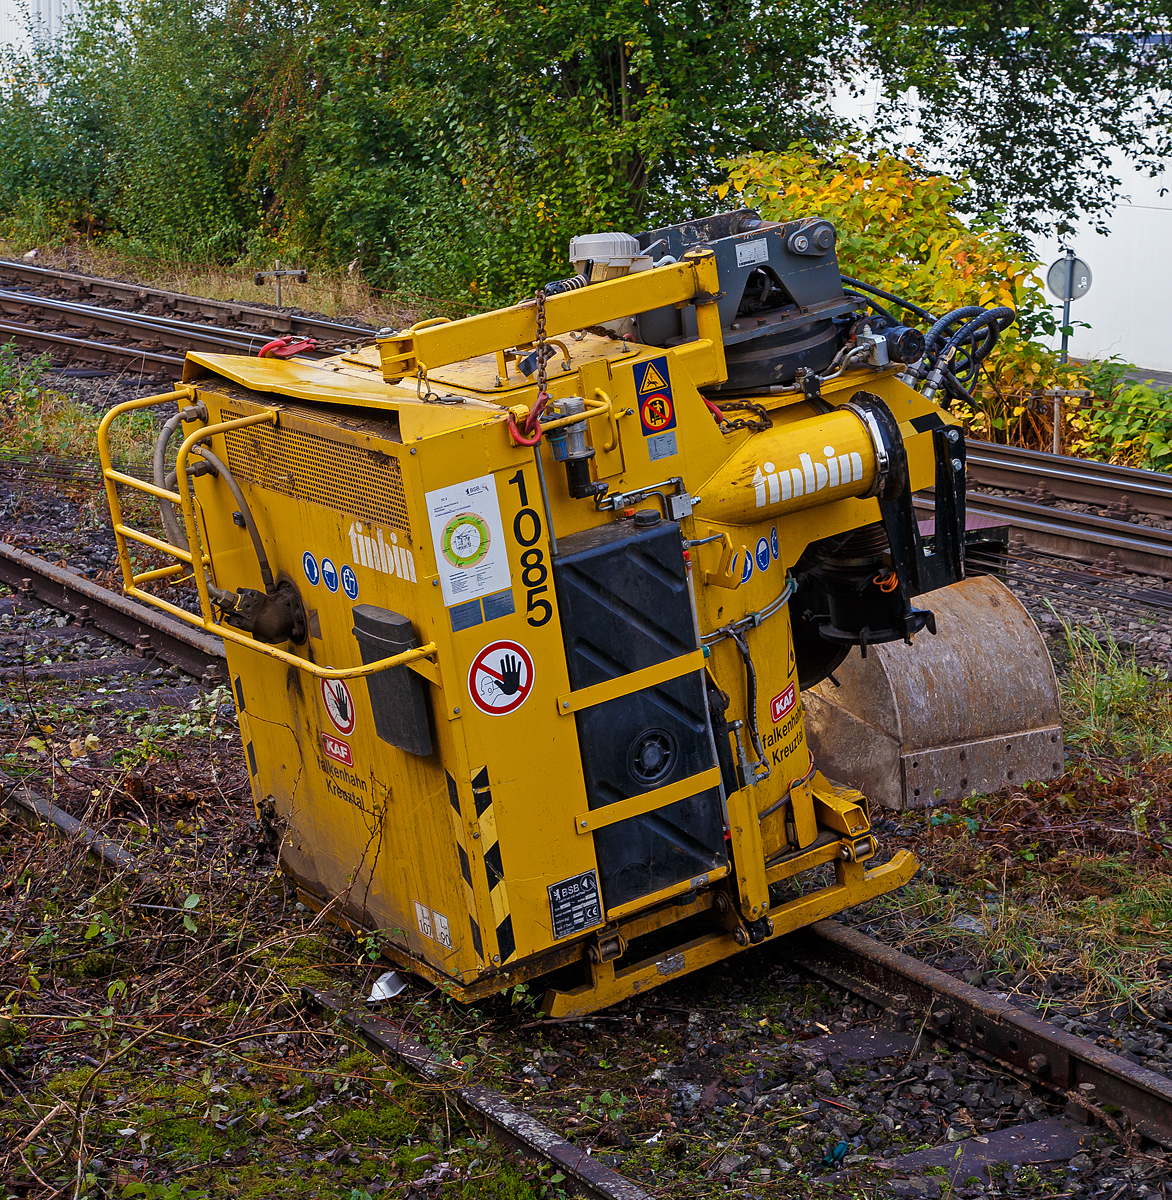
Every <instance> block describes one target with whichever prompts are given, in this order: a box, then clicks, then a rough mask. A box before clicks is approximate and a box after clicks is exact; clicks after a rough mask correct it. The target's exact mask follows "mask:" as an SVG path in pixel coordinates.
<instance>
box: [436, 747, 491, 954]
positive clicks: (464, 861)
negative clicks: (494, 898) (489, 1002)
mask: <svg viewBox="0 0 1172 1200" xmlns="http://www.w3.org/2000/svg"><path fill="white" fill-rule="evenodd" d="M445 774H446V775H447V777H448V801H449V802H450V803H451V806H452V830H453V832H454V834H455V837H456V855H457V857H458V858H459V859H460V874H461V876H462V877H463V879H464V901H465V903H466V904H467V906H468V923H469V924H470V925H471V927H472V948H473V949H474V950H475V951H476V956H477V957H478V958H479V959H481V961H483V959H484V944H483V942H482V941H481V937H480V925H479V924H478V923H477V921H476V896H475V894H474V892H473V891H472V865H471V864H470V863H469V861H468V849H467V842H466V840H465V839H466V838H467V836H468V835H467V832H466V830H465V829H464V817H463V814H462V813H461V812H460V793H459V792H458V791H457V789H456V781H455V780H454V779H453V778H452V773H451V771H446V772H445Z"/></svg>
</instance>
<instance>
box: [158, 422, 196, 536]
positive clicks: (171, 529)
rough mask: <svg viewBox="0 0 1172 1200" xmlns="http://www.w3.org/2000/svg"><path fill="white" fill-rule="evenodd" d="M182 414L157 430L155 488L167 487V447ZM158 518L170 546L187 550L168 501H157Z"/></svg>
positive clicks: (179, 423) (173, 511) (182, 534)
mask: <svg viewBox="0 0 1172 1200" xmlns="http://www.w3.org/2000/svg"><path fill="white" fill-rule="evenodd" d="M183 417H184V414H183V413H182V412H178V413H176V414H175V415H174V416H173V417H172V418H171V419H170V420H169V421H168V422H167V423H166V424H165V425H164V426H163V428H162V429H160V430H159V436H158V437H157V438H156V439H155V457H154V464H153V466H154V480H155V487H158V488H165V487H168V483H167V446H168V444H169V443H170V441H171V438H172V437H174V435H175V430H176V429H178V428H179V426H180V425H181V424H182V423H183ZM159 516H160V517H161V518H162V521H163V528H164V530H166V533H167V537H168V538H170V539H171V545H172V546H178V547H179V548H180V550H188V549H190V547H189V546H188V545H187V537H186V535H185V534H184V532H183V530H182V529H181V528H180V527H179V521H178V520H177V519H176V516H175V509H174V508H173V507H172V505H171V501H170V500H160V501H159Z"/></svg>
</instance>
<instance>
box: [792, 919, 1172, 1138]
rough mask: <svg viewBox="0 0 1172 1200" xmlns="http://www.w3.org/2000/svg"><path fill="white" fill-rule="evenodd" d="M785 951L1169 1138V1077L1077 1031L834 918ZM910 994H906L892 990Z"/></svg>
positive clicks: (1032, 1078) (960, 1041) (1031, 1076)
mask: <svg viewBox="0 0 1172 1200" xmlns="http://www.w3.org/2000/svg"><path fill="white" fill-rule="evenodd" d="M779 948H780V949H781V950H782V953H784V954H785V955H786V957H787V959H790V960H792V961H793V962H796V963H797V964H798V965H799V966H801V967H803V968H805V969H806V970H807V971H810V972H812V973H813V974H815V975H818V976H819V977H820V978H822V979H826V980H828V981H830V982H831V983H835V984H837V985H838V986H840V987H844V988H846V989H847V990H848V991H851V992H854V993H855V994H856V995H858V996H862V997H863V998H864V999H866V1000H869V1001H870V1002H871V1003H873V1004H878V1005H881V1006H882V1007H884V1008H889V1009H890V1008H893V1007H896V1006H897V1004H904V1005H906V1008H907V1011H909V1012H910V1013H912V1014H913V1015H916V1016H917V1017H926V1019H927V1023H928V1024H927V1027H928V1028H930V1029H931V1031H932V1034H933V1036H935V1037H940V1038H943V1039H944V1040H945V1041H948V1042H950V1043H952V1044H953V1045H956V1046H959V1047H961V1048H963V1049H964V1050H966V1051H968V1052H970V1053H975V1054H977V1055H979V1056H981V1057H983V1058H987V1059H991V1060H994V1061H996V1062H998V1063H1002V1064H1005V1065H1007V1066H1009V1067H1010V1068H1012V1069H1013V1071H1014V1072H1015V1073H1016V1074H1017V1075H1020V1076H1022V1077H1024V1078H1025V1079H1027V1080H1029V1082H1031V1083H1033V1084H1035V1085H1036V1086H1038V1087H1041V1088H1045V1089H1047V1090H1049V1091H1052V1092H1057V1093H1058V1094H1060V1095H1063V1096H1065V1097H1066V1098H1067V1099H1068V1100H1069V1101H1070V1103H1071V1104H1072V1105H1073V1106H1075V1107H1076V1108H1078V1107H1081V1108H1082V1110H1083V1111H1084V1113H1086V1114H1087V1116H1088V1117H1089V1116H1090V1114H1091V1113H1092V1112H1093V1111H1094V1110H1095V1109H1102V1108H1104V1106H1105V1107H1106V1108H1107V1109H1108V1110H1110V1109H1112V1108H1114V1109H1115V1110H1117V1111H1119V1112H1121V1113H1123V1114H1124V1115H1126V1117H1127V1118H1128V1120H1129V1121H1130V1123H1131V1125H1132V1127H1133V1128H1134V1129H1135V1130H1136V1131H1137V1132H1139V1133H1140V1134H1142V1135H1143V1136H1144V1137H1146V1138H1150V1139H1151V1140H1152V1141H1154V1142H1159V1143H1160V1144H1161V1145H1163V1146H1169V1147H1172V1080H1169V1079H1167V1078H1165V1077H1164V1076H1163V1075H1158V1074H1157V1073H1156V1072H1155V1071H1149V1070H1148V1069H1147V1068H1146V1067H1142V1066H1139V1065H1137V1064H1135V1063H1132V1062H1129V1061H1128V1060H1127V1059H1125V1058H1123V1057H1121V1056H1120V1055H1118V1054H1112V1053H1111V1052H1110V1051H1109V1050H1104V1049H1103V1048H1102V1047H1101V1046H1096V1045H1095V1044H1094V1043H1093V1042H1088V1041H1085V1040H1084V1039H1083V1038H1079V1037H1075V1036H1074V1035H1073V1034H1070V1033H1067V1032H1066V1031H1065V1030H1063V1029H1059V1028H1058V1027H1057V1026H1055V1025H1051V1024H1050V1023H1049V1022H1048V1021H1044V1020H1042V1019H1041V1018H1040V1017H1035V1016H1033V1015H1031V1014H1030V1013H1027V1012H1023V1011H1022V1010H1021V1009H1019V1008H1017V1007H1016V1006H1015V1005H1013V1004H1010V1003H1009V1002H1008V1001H1007V1000H1002V999H1001V998H1000V997H998V996H991V995H989V994H988V993H987V992H982V991H981V990H980V989H978V988H975V987H972V986H970V985H969V984H967V983H963V982H962V981H960V980H958V979H953V977H952V976H951V975H947V974H945V972H943V971H939V970H937V969H936V968H935V967H930V966H928V965H927V964H926V963H922V962H919V961H917V960H916V959H914V958H912V957H910V956H909V955H907V954H903V953H902V952H901V951H899V950H894V949H892V948H891V947H890V946H885V945H883V943H882V942H878V941H876V940H875V939H874V938H871V937H868V936H867V935H866V934H863V933H860V932H859V931H858V930H857V929H852V928H850V927H849V926H847V925H843V924H841V923H840V922H838V921H819V922H818V923H817V924H815V925H811V926H808V927H807V928H806V929H802V930H799V931H798V932H796V933H793V934H791V935H790V936H789V937H787V938H786V939H784V941H783V942H781V943H779ZM897 996H900V997H906V1001H899V1002H897V1001H896V1000H895V997H897Z"/></svg>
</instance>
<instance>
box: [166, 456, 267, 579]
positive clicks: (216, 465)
mask: <svg viewBox="0 0 1172 1200" xmlns="http://www.w3.org/2000/svg"><path fill="white" fill-rule="evenodd" d="M192 453H193V454H198V455H199V456H200V457H201V458H202V459H203V460H204V461H205V462H206V463H207V464H208V466H210V467H211V468H212V470H213V471H215V473H216V474H217V475H220V476H222V477H223V479H224V482H225V483H226V484H227V485H228V490H229V491H230V492H231V493H232V498H233V499H234V500H235V501H236V503H237V504H238V505H239V506H240V515H241V516H242V517H243V518H244V527H245V528H246V529H247V530H248V536H249V537H250V538H251V539H252V548H253V549H254V550H255V551H256V561H257V566H259V567H260V577H261V579H262V581H263V582H264V585H265V592H266V593H269V592H272V590H273V587H274V580H273V571H272V568H271V567H270V566H269V556H268V555H267V554H266V553H265V547H264V542H263V541H261V536H260V530H259V529H257V527H256V521H255V520H254V519H253V516H252V509H250V508H249V507H248V501H247V500H245V498H244V493H243V492H242V491H241V490H240V485H239V484H238V483H237V482H236V479H235V477H234V476H233V474H232V472H231V471H229V470H228V468H227V467H226V466H224V464H223V463H222V462H221V461H220V459H219V458H218V457H217V456H216V455H215V454H213V453H212V452H211V451H210V450H209V449H208V448H207V447H206V446H195V447H193V449H192ZM189 470H190V468H189ZM178 482H179V476H178V475H177V474H176V472H175V471H171V472H169V473H168V475H167V487H168V488H173V487H176V486H177V485H178ZM209 590H212V591H215V590H216V589H209ZM219 594H220V595H221V596H225V597H230V596H231V595H232V593H231V592H220V593H219Z"/></svg>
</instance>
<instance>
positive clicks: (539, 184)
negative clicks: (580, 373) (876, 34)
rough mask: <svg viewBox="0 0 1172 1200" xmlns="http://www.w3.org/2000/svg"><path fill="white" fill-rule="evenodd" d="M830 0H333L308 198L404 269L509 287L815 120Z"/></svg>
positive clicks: (683, 197) (351, 238) (397, 272)
mask: <svg viewBox="0 0 1172 1200" xmlns="http://www.w3.org/2000/svg"><path fill="white" fill-rule="evenodd" d="M837 8H838V0H797V2H796V3H793V4H787V5H760V4H757V3H755V2H754V0H731V2H729V3H719V4H717V3H711V2H709V0H667V2H665V3H658V4H655V5H651V4H648V3H646V2H645V0H611V2H610V3H605V4H604V3H601V2H600V0H550V2H549V3H547V4H543V5H533V4H528V3H520V2H519V0H504V2H503V3H489V2H488V0H423V2H422V3H420V4H417V5H413V6H411V7H406V6H384V5H377V4H367V5H363V4H355V3H353V2H352V0H344V2H343V3H340V4H337V5H335V7H334V8H333V9H332V11H331V12H330V13H329V14H328V16H325V17H323V19H322V22H321V24H322V27H323V28H326V29H329V31H330V32H328V33H323V34H321V35H320V36H319V38H318V39H317V41H316V44H315V47H314V51H313V63H314V67H315V70H316V71H317V72H318V74H319V76H320V77H321V78H323V79H326V80H328V87H327V88H326V91H325V95H324V97H323V99H322V102H321V104H320V105H319V106H318V108H317V110H316V113H315V116H314V120H313V122H312V123H311V125H310V126H309V128H308V129H307V131H306V147H305V151H306V166H307V169H308V171H309V174H310V176H311V180H312V182H311V184H310V193H311V203H310V205H309V206H307V209H306V216H307V218H309V219H310V220H311V221H313V222H316V228H317V229H318V230H320V231H322V232H323V233H324V234H325V236H326V237H327V238H328V239H329V240H330V241H331V243H332V244H333V245H334V246H335V249H336V253H337V254H338V255H339V257H343V258H345V257H347V256H349V255H350V254H351V252H353V253H355V254H359V255H361V256H362V258H363V261H364V263H366V264H368V266H369V268H370V269H372V270H373V271H375V272H376V273H379V274H381V275H383V276H384V277H388V278H392V279H394V281H395V282H396V283H397V284H399V285H400V286H407V287H410V286H413V285H414V286H420V285H422V286H423V287H424V289H427V288H432V289H433V290H442V291H450V290H451V288H452V287H453V286H455V285H456V284H457V283H458V281H460V280H465V281H468V286H469V287H470V290H471V291H472V293H473V295H474V296H476V297H477V298H480V299H512V298H514V297H515V296H516V294H517V293H518V292H519V291H520V290H523V289H524V288H527V287H530V286H532V284H533V282H534V281H535V280H540V279H542V278H545V277H548V276H549V274H550V272H552V271H554V270H556V269H559V268H560V267H562V266H563V265H564V263H565V254H566V248H567V244H568V242H569V239H570V237H572V236H573V235H574V234H577V233H582V232H585V231H586V230H589V229H614V228H625V229H628V230H634V229H638V228H641V227H644V226H646V225H647V224H649V223H654V222H657V221H665V220H672V219H678V218H682V217H684V216H688V215H691V214H692V212H694V211H695V210H696V208H697V207H703V205H704V203H705V199H706V195H707V189H708V187H709V186H710V185H711V184H713V183H714V182H716V181H717V180H718V179H719V178H720V171H719V168H718V167H717V165H716V163H717V160H718V159H719V158H721V157H726V156H728V155H730V154H734V153H738V152H743V151H745V150H748V149H751V148H754V147H758V148H763V147H765V146H769V145H775V144H778V143H779V142H786V141H788V140H790V139H791V138H793V137H795V136H798V135H800V134H806V135H808V136H813V137H819V138H824V137H825V136H827V134H828V133H829V131H830V130H831V129H833V128H834V121H833V118H832V116H831V114H830V112H829V109H828V108H827V106H826V103H825V101H824V99H823V96H824V94H825V92H826V88H827V84H828V82H829V80H830V79H831V77H832V74H833V72H832V69H831V66H830V64H829V62H828V60H827V59H826V57H825V56H824V54H823V39H822V33H821V31H822V29H824V28H825V27H826V26H827V25H828V24H829V25H832V24H833V23H834V22H835V21H836V20H839V19H841V16H842V14H841V13H840V12H838V11H837ZM433 281H434V282H433Z"/></svg>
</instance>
